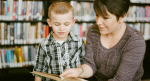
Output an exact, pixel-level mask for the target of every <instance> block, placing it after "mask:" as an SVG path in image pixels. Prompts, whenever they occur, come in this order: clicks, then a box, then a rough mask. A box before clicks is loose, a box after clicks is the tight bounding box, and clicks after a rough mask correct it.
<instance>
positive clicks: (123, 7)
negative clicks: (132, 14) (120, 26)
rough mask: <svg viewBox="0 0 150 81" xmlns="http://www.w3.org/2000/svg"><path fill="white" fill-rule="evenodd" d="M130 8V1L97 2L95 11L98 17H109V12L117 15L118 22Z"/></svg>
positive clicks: (96, 0)
mask: <svg viewBox="0 0 150 81" xmlns="http://www.w3.org/2000/svg"><path fill="white" fill-rule="evenodd" d="M129 6H130V0H95V1H94V11H95V13H96V14H97V15H101V16H108V13H107V11H108V12H110V13H111V14H113V15H115V16H116V17H117V20H119V17H123V16H124V15H125V14H126V13H127V11H128V9H129Z"/></svg>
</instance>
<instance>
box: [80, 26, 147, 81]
mask: <svg viewBox="0 0 150 81" xmlns="http://www.w3.org/2000/svg"><path fill="white" fill-rule="evenodd" d="M144 54H145V40H144V38H143V36H142V35H141V33H140V32H139V31H137V30H136V29H134V28H132V27H130V26H129V25H127V24H126V30H125V33H124V35H123V36H122V38H121V39H120V41H119V42H118V43H117V44H116V45H115V46H114V47H112V48H110V49H107V48H105V47H104V46H103V45H102V44H101V42H100V33H99V29H98V26H97V25H96V24H94V25H92V26H91V27H90V28H89V30H88V33H87V42H86V55H85V57H84V60H83V64H87V65H89V66H90V67H91V68H92V70H93V72H94V74H95V77H96V78H97V80H98V81H141V77H142V75H143V72H144V71H143V58H144Z"/></svg>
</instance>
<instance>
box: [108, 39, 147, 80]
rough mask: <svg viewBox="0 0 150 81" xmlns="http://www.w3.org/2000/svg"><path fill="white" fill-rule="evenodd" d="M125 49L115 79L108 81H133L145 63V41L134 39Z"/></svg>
mask: <svg viewBox="0 0 150 81" xmlns="http://www.w3.org/2000/svg"><path fill="white" fill-rule="evenodd" d="M124 49H125V50H124V53H123V56H122V61H121V63H120V66H119V68H118V70H117V72H116V75H115V76H114V78H113V79H109V80H108V81H132V79H133V78H134V76H135V74H136V72H137V70H138V69H139V66H140V65H141V64H142V62H143V58H144V54H145V49H146V48H145V40H144V39H132V40H131V41H130V42H129V43H128V44H127V46H126V48H124ZM141 75H142V74H141ZM137 78H138V76H137ZM139 78H141V77H139Z"/></svg>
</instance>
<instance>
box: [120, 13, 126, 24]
mask: <svg viewBox="0 0 150 81" xmlns="http://www.w3.org/2000/svg"><path fill="white" fill-rule="evenodd" d="M125 18H126V14H125V15H124V16H123V17H120V18H119V22H123V21H124V19H125Z"/></svg>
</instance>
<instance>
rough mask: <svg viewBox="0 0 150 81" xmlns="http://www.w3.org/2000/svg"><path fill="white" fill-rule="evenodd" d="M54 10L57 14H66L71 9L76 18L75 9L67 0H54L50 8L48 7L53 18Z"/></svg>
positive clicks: (49, 15) (49, 14)
mask: <svg viewBox="0 0 150 81" xmlns="http://www.w3.org/2000/svg"><path fill="white" fill-rule="evenodd" d="M52 11H53V12H54V13H55V14H65V13H68V12H69V11H71V12H72V16H73V18H74V9H73V7H72V5H71V4H70V3H69V2H67V1H55V2H53V3H52V4H51V5H50V7H49V9H48V17H49V19H51V12H52Z"/></svg>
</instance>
